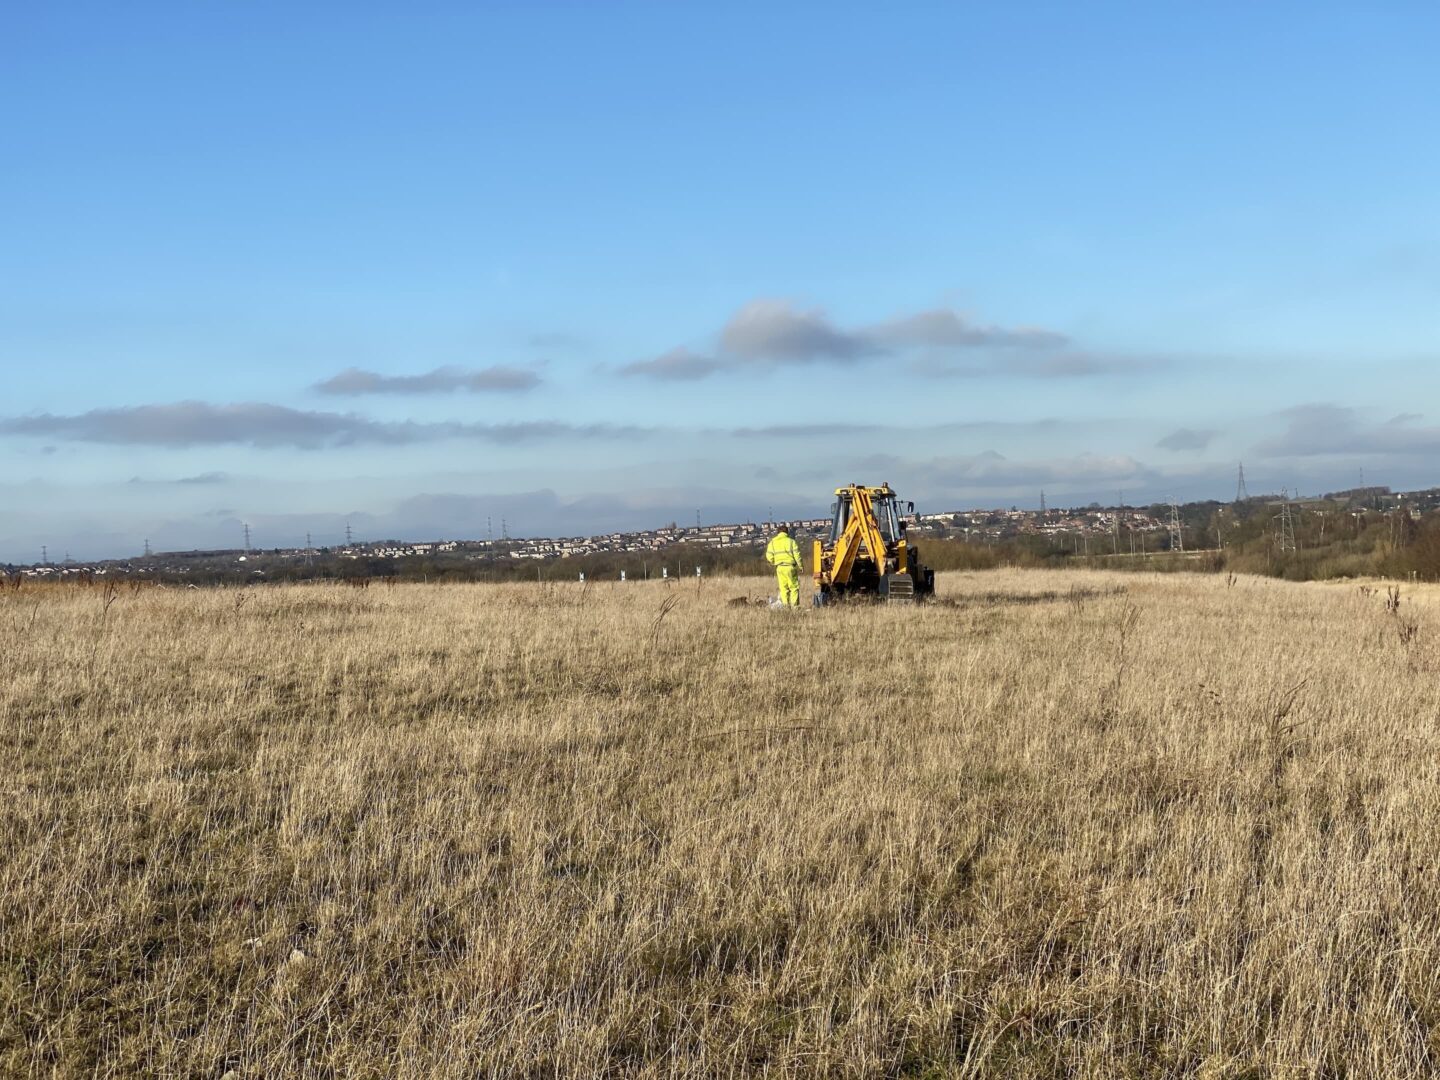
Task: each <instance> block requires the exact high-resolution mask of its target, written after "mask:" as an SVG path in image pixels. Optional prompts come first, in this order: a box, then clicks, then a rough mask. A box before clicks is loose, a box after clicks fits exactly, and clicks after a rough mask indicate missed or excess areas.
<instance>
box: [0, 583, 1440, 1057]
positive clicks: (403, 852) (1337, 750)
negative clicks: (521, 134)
mask: <svg viewBox="0 0 1440 1080" xmlns="http://www.w3.org/2000/svg"><path fill="white" fill-rule="evenodd" d="M763 588H764V585H763V583H761V582H744V581H742V582H739V583H736V582H734V581H731V582H725V583H723V584H716V583H711V582H707V583H704V584H703V585H701V586H700V587H699V588H698V589H697V586H696V585H695V583H693V582H689V583H685V584H679V585H676V584H671V585H668V586H667V585H662V584H661V583H658V582H652V583H631V584H629V585H626V586H619V585H615V586H610V585H599V586H596V585H592V586H590V587H589V588H588V589H583V588H581V587H580V586H578V585H576V586H554V585H552V586H535V585H528V586H443V587H433V586H431V587H427V586H421V585H413V586H401V587H397V588H394V589H381V588H372V589H369V590H367V591H364V592H360V591H356V590H350V589H345V588H342V587H323V586H313V587H288V588H274V589H252V590H246V591H211V592H195V591H185V592H179V591H161V590H153V591H148V592H145V593H142V594H130V593H121V594H119V595H118V596H111V597H109V598H108V606H107V598H106V596H105V595H104V594H103V593H102V592H101V591H100V590H84V589H74V590H48V591H46V590H33V589H22V590H21V591H19V592H8V591H7V592H5V593H4V594H3V595H0V748H3V751H0V759H3V763H4V766H5V768H4V771H3V777H0V1072H3V1073H4V1074H5V1075H13V1076H52V1075H53V1076H77V1077H78V1076H121V1075H145V1076H185V1077H190V1076H194V1077H222V1076H232V1077H278V1076H287V1077H288V1076H296V1077H365V1076H374V1077H380V1076H387V1077H388V1076H396V1077H431V1076H438V1077H473V1076H497V1077H500V1076H504V1077H512V1076H513V1077H549V1076H586V1077H588V1076H601V1075H614V1076H621V1075H624V1076H632V1075H633V1076H714V1075H752V1074H753V1075H760V1074H764V1075H771V1076H786V1075H824V1076H856V1077H860V1076H932V1077H938V1076H967V1075H974V1076H1006V1077H1012V1076H1014V1077H1026V1076H1036V1077H1039V1076H1047V1077H1048V1076H1071V1075H1078V1076H1096V1077H1101V1076H1104V1077H1115V1076H1188V1075H1196V1074H1198V1075H1205V1076H1216V1077H1219V1076H1245V1075H1251V1076H1291V1075H1294V1076H1349V1077H1372V1076H1373V1077H1406V1076H1415V1077H1418V1076H1428V1075H1431V1074H1432V1073H1433V1072H1434V1071H1435V1068H1436V1061H1437V1054H1440V1043H1437V1034H1436V1023H1437V1019H1440V877H1437V870H1440V865H1437V864H1440V839H1437V836H1440V784H1437V772H1440V764H1437V750H1440V722H1437V706H1440V685H1437V672H1440V653H1437V648H1436V645H1437V641H1440V637H1437V631H1440V627H1437V622H1436V619H1437V614H1440V613H1437V612H1436V610H1435V608H1434V607H1433V606H1432V605H1431V604H1429V603H1425V602H1420V603H1417V602H1415V601H1416V600H1425V599H1427V598H1428V596H1429V594H1424V593H1418V592H1416V591H1412V590H1407V592H1406V594H1405V596H1404V597H1402V602H1401V607H1400V610H1399V611H1398V612H1395V613H1391V612H1389V611H1387V610H1386V606H1385V602H1384V601H1385V595H1384V594H1383V592H1378V593H1371V594H1369V595H1364V594H1362V593H1361V592H1360V591H1359V590H1358V589H1356V588H1354V587H1347V588H1340V587H1333V586H1332V587H1323V586H1299V585H1288V584H1285V583H1282V582H1274V581H1263V580H1259V579H1238V580H1237V581H1235V583H1234V584H1233V585H1227V582H1226V580H1225V579H1224V578H1220V577H1213V576H1207V577H1192V576H1185V575H1166V576H1163V577H1160V576H1153V577H1152V576H1141V575H1125V576H1104V575H1101V574H1073V573H1072V574H1059V573H1055V574H1047V573H1042V572H1034V571H1031V572H1009V573H1006V572H997V573H989V574H980V575H973V576H969V575H951V576H947V577H945V578H943V579H942V581H941V584H940V590H941V593H942V596H943V597H945V602H944V603H940V604H936V605H933V606H928V607H922V608H913V609H912V608H884V607H857V608H843V609H829V610H825V611H820V612H815V611H806V612H803V613H800V614H798V615H791V614H788V613H785V612H771V611H768V610H764V609H756V608H752V607H739V606H731V605H729V604H727V600H728V599H729V598H731V597H732V596H734V595H736V594H737V593H738V592H745V591H748V592H749V593H751V594H752V595H759V594H760V593H761V592H762V591H763ZM672 598H673V601H672ZM667 602H670V603H669V609H668V610H664V609H665V607H666V605H667Z"/></svg>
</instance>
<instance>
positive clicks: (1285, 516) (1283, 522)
mask: <svg viewBox="0 0 1440 1080" xmlns="http://www.w3.org/2000/svg"><path fill="white" fill-rule="evenodd" d="M1280 498H1281V499H1282V500H1283V501H1282V502H1281V503H1280V530H1279V531H1280V536H1279V540H1280V550H1281V552H1286V551H1294V550H1295V518H1294V516H1293V515H1292V514H1291V513H1290V492H1289V489H1287V488H1281V489H1280Z"/></svg>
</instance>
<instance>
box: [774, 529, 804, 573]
mask: <svg viewBox="0 0 1440 1080" xmlns="http://www.w3.org/2000/svg"><path fill="white" fill-rule="evenodd" d="M765 561H766V562H768V563H769V564H770V565H771V566H773V567H775V568H776V569H777V570H778V569H780V568H781V567H789V566H793V567H794V568H795V571H796V573H799V572H800V571H801V570H803V569H805V564H804V563H803V562H802V561H801V559H800V545H799V544H797V543H795V540H794V539H793V538H792V537H791V536H790V534H789V533H776V534H775V536H774V538H773V539H771V541H770V543H768V544H766V545H765Z"/></svg>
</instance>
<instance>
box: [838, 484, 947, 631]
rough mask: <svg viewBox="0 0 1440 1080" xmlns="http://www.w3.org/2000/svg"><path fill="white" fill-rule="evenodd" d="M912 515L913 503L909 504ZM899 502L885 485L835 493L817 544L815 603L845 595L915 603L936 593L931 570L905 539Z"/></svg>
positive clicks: (857, 486)
mask: <svg viewBox="0 0 1440 1080" xmlns="http://www.w3.org/2000/svg"><path fill="white" fill-rule="evenodd" d="M907 506H908V508H909V512H910V513H912V514H913V513H914V512H915V504H914V503H908V504H907ZM905 525H906V522H905V519H904V517H903V516H902V515H901V513H900V501H899V499H897V498H896V496H895V492H893V491H892V490H890V485H889V484H881V485H880V486H879V487H865V486H863V485H861V484H849V485H847V486H845V487H842V488H836V489H835V506H834V513H833V519H832V520H831V522H830V535H829V537H828V539H825V540H816V541H815V564H814V565H815V603H816V604H817V605H822V604H827V603H829V602H830V601H832V600H836V599H839V598H841V597H848V596H870V597H877V598H879V599H882V600H899V601H913V600H921V599H924V598H925V597H927V596H931V595H933V594H934V592H935V571H934V570H931V569H929V568H928V567H926V566H923V565H922V564H921V562H920V551H919V549H918V548H915V547H913V546H911V545H910V544H909V543H908V542H907V541H906V539H905Z"/></svg>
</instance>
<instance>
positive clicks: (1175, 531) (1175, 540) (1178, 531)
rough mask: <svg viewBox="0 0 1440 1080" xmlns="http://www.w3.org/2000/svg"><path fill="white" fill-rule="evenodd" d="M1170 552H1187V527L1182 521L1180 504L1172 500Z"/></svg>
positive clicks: (1172, 497) (1172, 498)
mask: <svg viewBox="0 0 1440 1080" xmlns="http://www.w3.org/2000/svg"><path fill="white" fill-rule="evenodd" d="M1170 550H1171V551H1184V550H1185V526H1184V524H1183V523H1182V522H1181V521H1180V504H1179V503H1178V502H1176V501H1175V498H1174V496H1171V498H1170Z"/></svg>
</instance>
